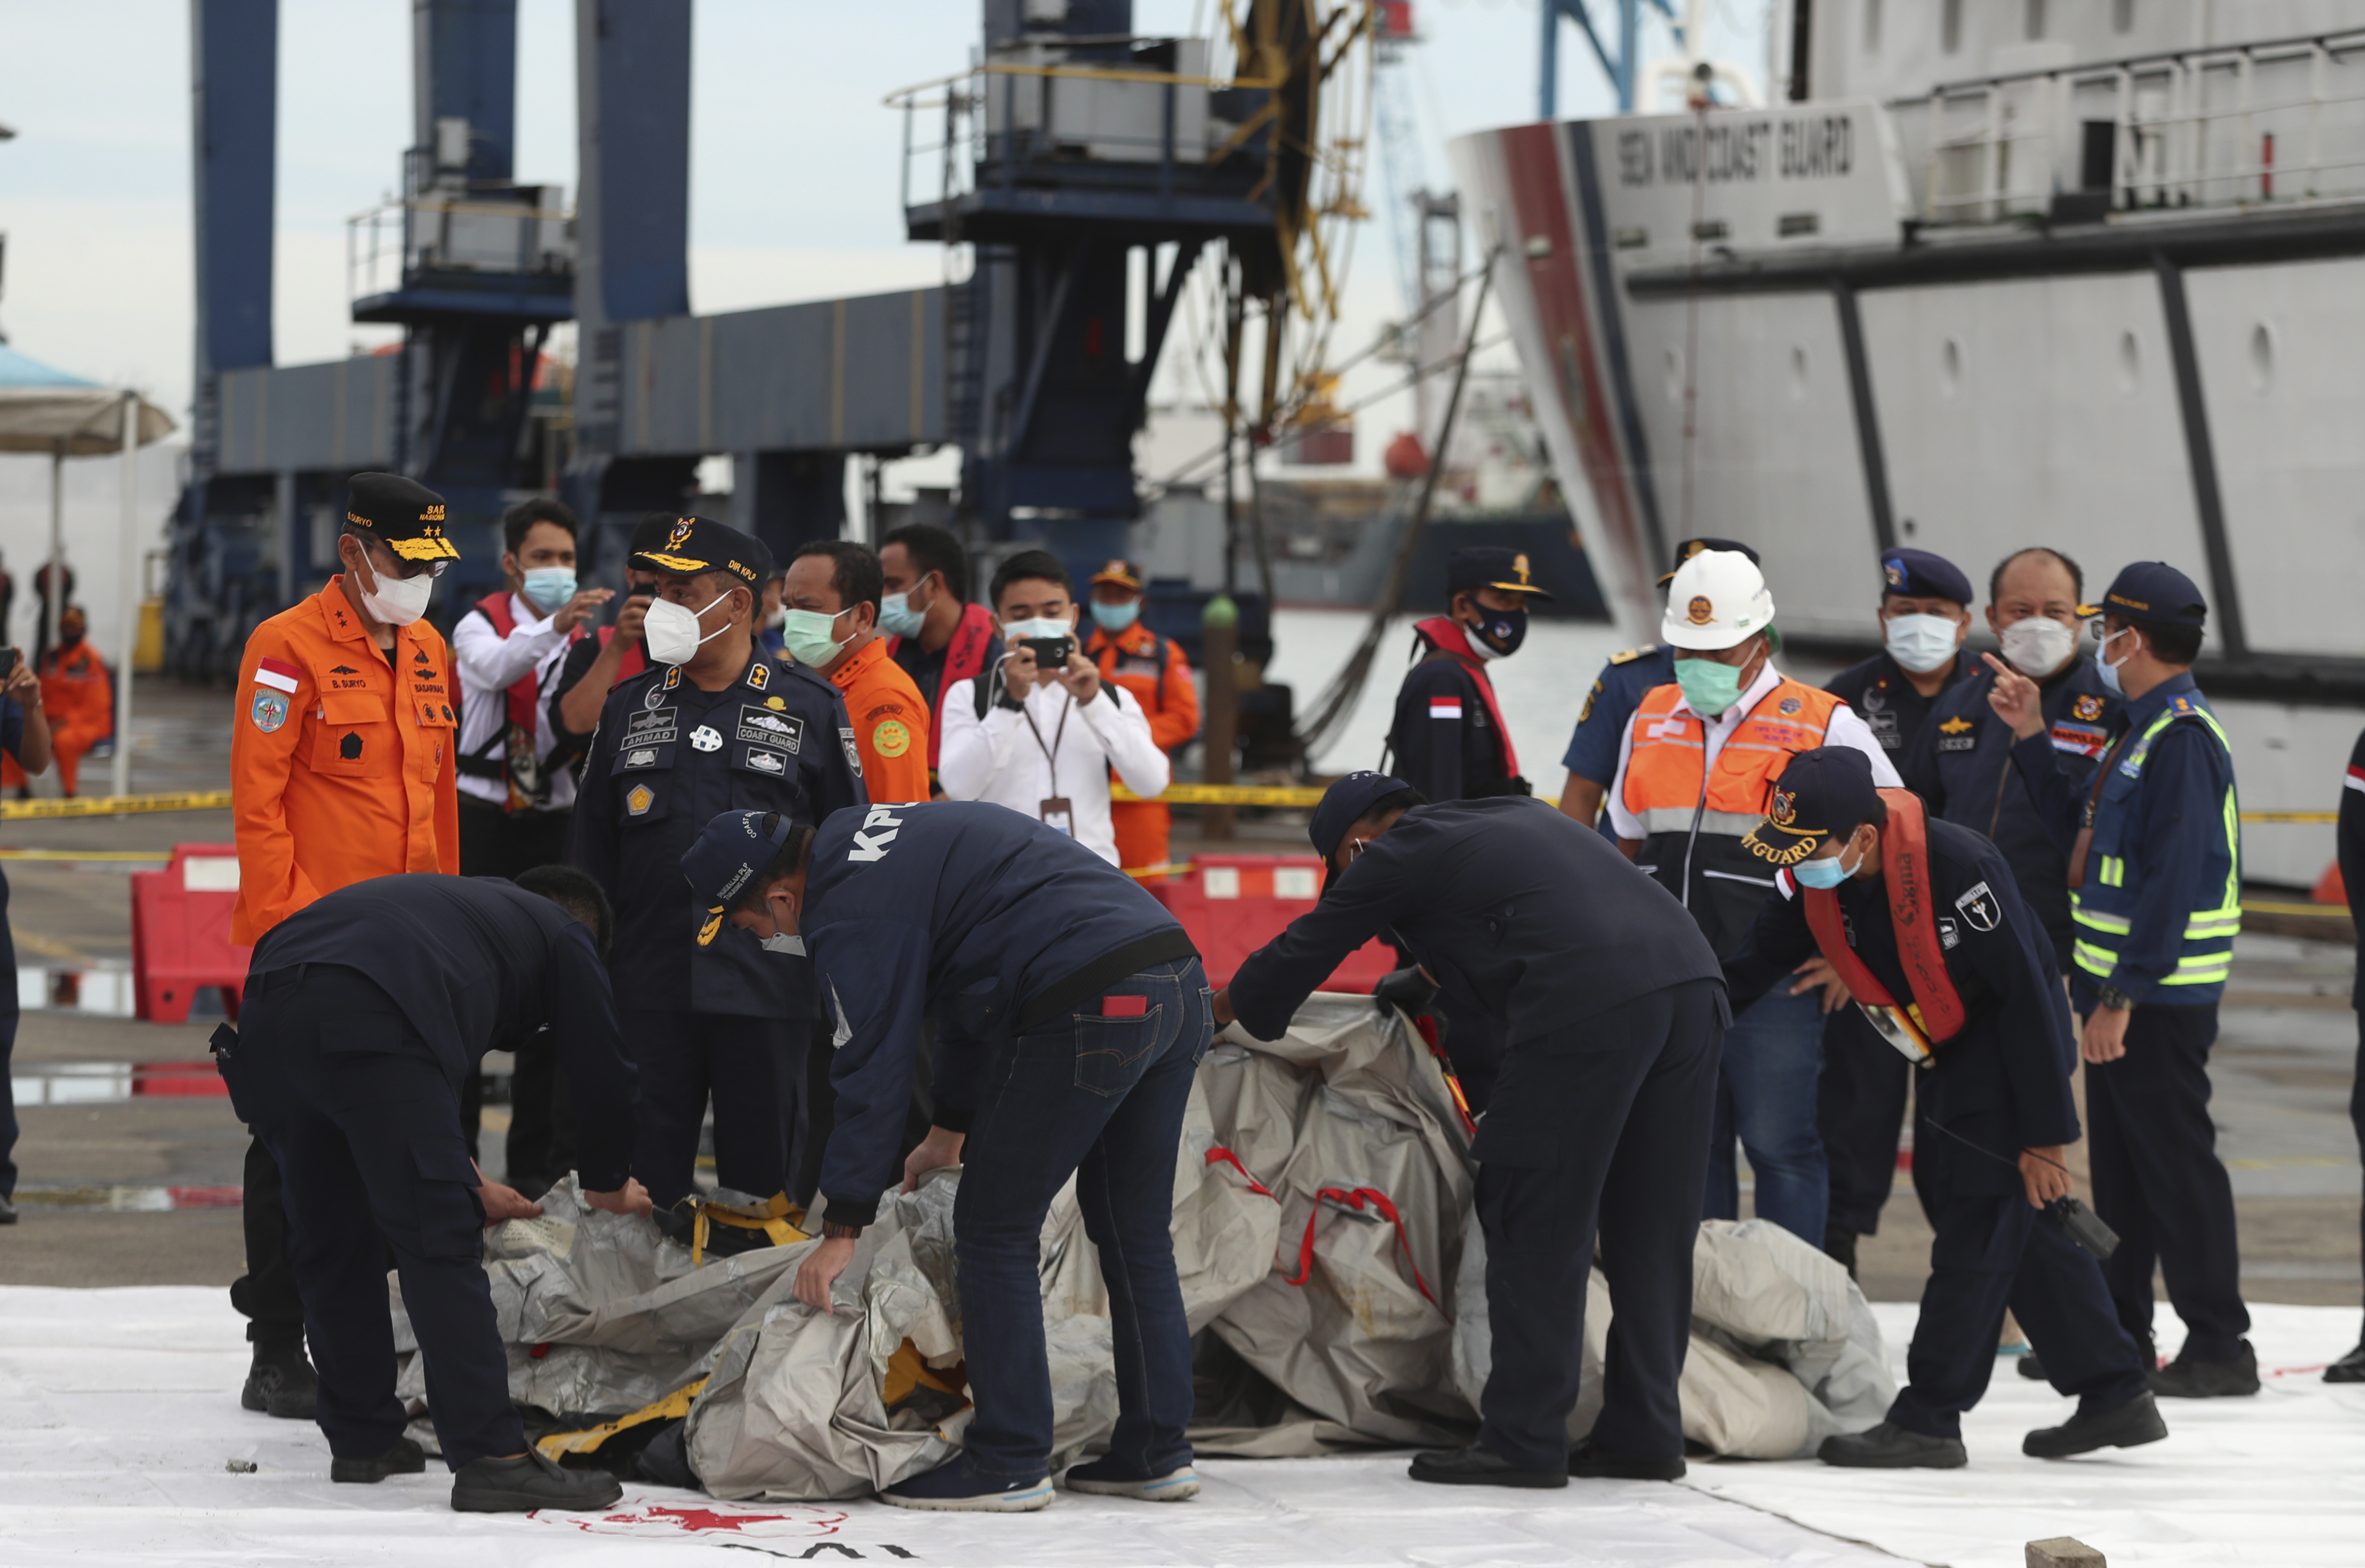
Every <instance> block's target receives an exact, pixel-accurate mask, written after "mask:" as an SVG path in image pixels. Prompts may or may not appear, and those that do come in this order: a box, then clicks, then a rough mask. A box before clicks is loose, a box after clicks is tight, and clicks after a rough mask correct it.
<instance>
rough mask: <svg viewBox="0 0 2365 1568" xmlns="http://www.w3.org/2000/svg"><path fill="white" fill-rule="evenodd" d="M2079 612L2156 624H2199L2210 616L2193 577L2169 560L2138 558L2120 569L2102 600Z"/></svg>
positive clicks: (2080, 606)
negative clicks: (2133, 563) (2172, 564)
mask: <svg viewBox="0 0 2365 1568" xmlns="http://www.w3.org/2000/svg"><path fill="white" fill-rule="evenodd" d="M2078 613H2079V614H2080V615H2115V616H2117V617H2118V618H2119V619H2120V620H2122V621H2140V622H2148V623H2149V624H2151V625H2154V626H2199V625H2201V624H2202V622H2205V621H2207V620H2208V619H2209V605H2208V602H2207V601H2206V600H2204V599H2202V597H2201V589H2200V588H2198V587H2196V586H2195V585H2194V583H2193V581H2192V579H2191V577H2186V576H2185V575H2184V574H2183V573H2182V572H2180V571H2178V570H2177V569H2176V568H2175V567H2174V566H2169V564H2168V563H2167V562H2165V561H2137V562H2136V563H2135V565H2134V566H2122V567H2120V568H2119V575H2118V576H2117V577H2113V578H2112V579H2111V591H2110V592H2108V593H2106V594H2104V595H2103V596H2102V603H2100V604H2081V605H2079V607H2078Z"/></svg>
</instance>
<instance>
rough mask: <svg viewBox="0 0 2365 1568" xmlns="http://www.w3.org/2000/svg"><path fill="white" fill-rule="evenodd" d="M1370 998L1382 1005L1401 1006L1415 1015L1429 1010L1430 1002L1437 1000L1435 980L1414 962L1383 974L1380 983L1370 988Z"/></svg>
mask: <svg viewBox="0 0 2365 1568" xmlns="http://www.w3.org/2000/svg"><path fill="white" fill-rule="evenodd" d="M1372 1000H1373V1002H1378V1003H1379V1004H1380V1005H1381V1006H1382V1007H1401V1008H1403V1009H1404V1010H1405V1011H1406V1012H1407V1013H1409V1014H1416V1015H1417V1014H1422V1013H1426V1012H1428V1011H1429V1005H1430V1003H1432V1002H1435V1001H1436V1000H1437V982H1436V981H1435V980H1431V979H1429V977H1428V976H1427V975H1425V974H1423V973H1421V972H1420V967H1419V966H1418V965H1417V964H1416V965H1415V966H1413V967H1412V968H1411V969H1396V970H1395V971H1393V972H1391V973H1389V974H1387V975H1385V976H1383V977H1382V978H1381V980H1380V983H1379V984H1377V985H1375V986H1373V988H1372Z"/></svg>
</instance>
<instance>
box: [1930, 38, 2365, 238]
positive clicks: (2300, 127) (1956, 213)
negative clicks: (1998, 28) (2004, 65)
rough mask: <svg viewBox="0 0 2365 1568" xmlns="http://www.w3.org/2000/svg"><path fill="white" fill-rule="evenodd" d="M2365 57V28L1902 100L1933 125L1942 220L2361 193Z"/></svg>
mask: <svg viewBox="0 0 2365 1568" xmlns="http://www.w3.org/2000/svg"><path fill="white" fill-rule="evenodd" d="M2359 64H2365V29H2359V30H2358V31H2354V32H2349V33H2341V34H2327V35H2324V36H2320V37H2315V38H2303V39H2272V40H2268V41H2262V42H2255V43H2247V44H2231V45H2223V46H2213V47H2210V48H2207V49H2195V50H2180V51H2174V52H2168V53H2161V54H2156V55H2146V56H2141V57H2136V58H2131V59H2126V60H2120V61H2111V62H2098V63H2092V64H2086V65H2068V66H2060V67H2057V68H2052V69H2043V70H2032V71H2025V72H2017V73H2006V74H1999V75H1996V76H1991V77H1987V78H1980V79H1974V80H1967V81H1959V82H1949V83H1943V84H1939V85H1938V86H1936V87H1934V88H1933V89H1932V91H1931V92H1930V93H1929V95H1927V96H1926V97H1917V98H1907V99H1900V100H1894V101H1892V103H1891V104H1890V108H1891V109H1892V110H1893V111H1895V113H1896V116H1897V120H1898V123H1899V126H1900V129H1902V130H1903V131H1904V132H1905V133H1906V135H1907V136H1908V137H1909V138H1910V137H1911V136H1912V135H1913V133H1914V131H1915V129H1919V131H1920V137H1919V140H1920V141H1921V143H1922V146H1921V150H1920V151H1921V153H1922V157H1921V174H1922V178H1921V181H1920V184H1921V186H1922V189H1921V192H1920V196H1921V207H1922V218H1924V220H1926V221H1929V222H1932V223H1964V222H1972V223H1978V222H1993V221H1998V220H2001V219H2005V218H2012V217H2015V216H2020V215H2023V214H2036V213H2045V212H2047V211H2050V210H2052V209H2053V207H2054V206H2055V198H2056V197H2057V196H2061V195H2063V194H2065V193H2068V192H2082V193H2084V194H2085V195H2087V196H2089V197H2090V198H2092V199H2094V200H2095V201H2096V202H2097V204H2098V205H2099V206H2100V207H2103V208H2105V209H2107V210H2113V211H2122V212H2124V211H2135V210H2141V209H2146V208H2173V207H2247V206H2255V205H2259V204H2264V203H2270V202H2292V201H2310V200H2325V199H2354V198H2356V197H2358V196H2365V109H2360V108H2359V107H2358V106H2360V105H2365V71H2359V70H2351V69H2348V68H2349V67H2351V66H2355V65H2359ZM1917 109H1918V110H1920V111H1922V112H1921V113H1919V114H1918V115H1917V114H1916V113H1914V112H1913V111H1915V110H1917ZM1966 122H1967V123H1966Z"/></svg>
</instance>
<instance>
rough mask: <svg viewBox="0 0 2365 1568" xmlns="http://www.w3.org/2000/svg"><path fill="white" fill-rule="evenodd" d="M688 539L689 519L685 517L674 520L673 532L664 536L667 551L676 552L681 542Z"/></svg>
mask: <svg viewBox="0 0 2365 1568" xmlns="http://www.w3.org/2000/svg"><path fill="white" fill-rule="evenodd" d="M688 538H689V519H688V518H686V517H681V518H676V519H675V520H674V524H673V532H671V533H668V534H667V535H666V548H667V549H668V550H678V549H680V548H681V546H682V542H683V541H685V540H687V539H688Z"/></svg>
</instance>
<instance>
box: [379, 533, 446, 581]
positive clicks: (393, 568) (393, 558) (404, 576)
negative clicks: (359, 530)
mask: <svg viewBox="0 0 2365 1568" xmlns="http://www.w3.org/2000/svg"><path fill="white" fill-rule="evenodd" d="M362 548H363V550H364V553H366V554H368V556H369V560H370V570H372V571H374V572H375V573H376V574H377V575H378V576H380V577H393V578H396V579H397V580H398V581H401V582H409V580H410V579H411V578H413V577H442V576H443V568H444V567H446V566H450V565H451V564H452V562H451V559H450V557H448V556H445V557H442V558H439V559H437V560H433V561H406V560H403V559H402V558H401V557H400V556H398V555H397V554H395V553H394V552H393V551H391V550H389V549H387V547H386V546H385V545H384V544H381V543H378V542H377V541H376V540H374V539H373V540H370V541H368V542H367V543H364V545H363V546H362ZM382 560H383V561H387V562H391V563H392V565H390V566H382V565H380V564H379V563H380V562H381V561H382Z"/></svg>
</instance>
